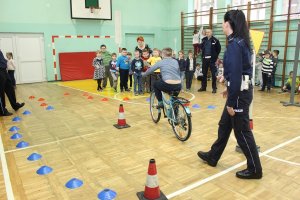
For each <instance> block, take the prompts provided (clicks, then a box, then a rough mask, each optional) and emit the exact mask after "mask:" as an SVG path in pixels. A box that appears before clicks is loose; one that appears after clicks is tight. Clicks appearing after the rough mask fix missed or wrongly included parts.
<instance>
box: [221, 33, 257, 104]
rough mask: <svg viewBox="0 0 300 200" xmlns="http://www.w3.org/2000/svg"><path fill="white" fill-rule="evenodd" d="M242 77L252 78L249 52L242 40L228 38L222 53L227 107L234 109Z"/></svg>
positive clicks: (232, 37)
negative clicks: (226, 83)
mask: <svg viewBox="0 0 300 200" xmlns="http://www.w3.org/2000/svg"><path fill="white" fill-rule="evenodd" d="M242 75H249V76H250V79H251V78H252V66H251V51H250V48H249V47H248V46H247V44H246V43H245V41H244V39H241V38H236V37H234V36H232V35H230V36H228V46H227V49H226V51H225V53H224V77H225V79H226V80H227V81H228V85H227V86H228V88H227V89H228V95H227V106H229V107H235V106H236V104H237V101H238V96H239V93H240V88H241V83H242Z"/></svg>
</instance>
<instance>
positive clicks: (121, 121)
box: [114, 104, 130, 129]
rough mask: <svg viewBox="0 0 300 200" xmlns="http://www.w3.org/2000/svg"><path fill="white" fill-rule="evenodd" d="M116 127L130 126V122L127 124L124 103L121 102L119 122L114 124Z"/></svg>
mask: <svg viewBox="0 0 300 200" xmlns="http://www.w3.org/2000/svg"><path fill="white" fill-rule="evenodd" d="M114 127H116V128H117V129H122V128H129V127H130V126H129V125H128V124H126V119H125V114H124V108H123V104H120V107H119V118H118V124H114Z"/></svg>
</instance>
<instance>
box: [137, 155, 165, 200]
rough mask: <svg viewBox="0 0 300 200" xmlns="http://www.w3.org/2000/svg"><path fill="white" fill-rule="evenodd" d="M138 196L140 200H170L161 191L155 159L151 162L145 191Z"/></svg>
mask: <svg viewBox="0 0 300 200" xmlns="http://www.w3.org/2000/svg"><path fill="white" fill-rule="evenodd" d="M136 195H137V196H138V198H139V199H140V200H168V198H167V197H166V196H165V195H164V194H163V193H162V191H160V189H159V186H158V178H157V171H156V164H155V160H154V159H151V160H150V162H149V167H148V176H147V181H146V185H145V191H144V192H138V193H137V194H136Z"/></svg>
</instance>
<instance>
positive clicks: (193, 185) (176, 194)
mask: <svg viewBox="0 0 300 200" xmlns="http://www.w3.org/2000/svg"><path fill="white" fill-rule="evenodd" d="M298 139H300V136H297V137H294V138H293V139H291V140H288V141H286V142H283V143H281V144H278V145H276V146H274V147H272V148H270V149H268V150H266V151H264V152H263V153H260V154H259V157H262V156H265V155H267V154H269V153H271V152H273V151H275V150H277V149H280V148H281V147H284V146H286V145H288V144H290V143H292V142H294V141H296V140H298ZM244 164H246V161H243V162H240V163H238V164H236V165H234V166H232V167H229V168H227V169H225V170H223V171H221V172H219V173H217V174H214V175H212V176H209V177H207V178H205V179H202V180H200V181H197V182H195V183H193V184H191V185H188V186H187V187H184V188H182V189H180V190H178V191H176V192H173V193H171V194H169V195H167V198H168V199H171V198H173V197H176V196H178V195H181V194H183V193H185V192H188V191H190V190H192V189H195V188H197V187H199V186H201V185H203V184H205V183H207V182H209V181H212V180H214V179H216V178H219V177H221V176H223V175H225V174H227V173H229V172H231V171H233V170H235V169H237V168H239V167H241V166H243V165H244Z"/></svg>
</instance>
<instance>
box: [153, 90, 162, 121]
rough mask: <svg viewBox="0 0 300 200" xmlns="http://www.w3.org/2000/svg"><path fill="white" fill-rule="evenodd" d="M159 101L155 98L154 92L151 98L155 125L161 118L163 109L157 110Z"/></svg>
mask: <svg viewBox="0 0 300 200" xmlns="http://www.w3.org/2000/svg"><path fill="white" fill-rule="evenodd" d="M157 106H158V100H157V98H156V96H155V93H154V92H152V93H151V96H150V114H151V118H152V120H153V122H154V123H158V122H159V120H160V116H161V109H158V108H157Z"/></svg>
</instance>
